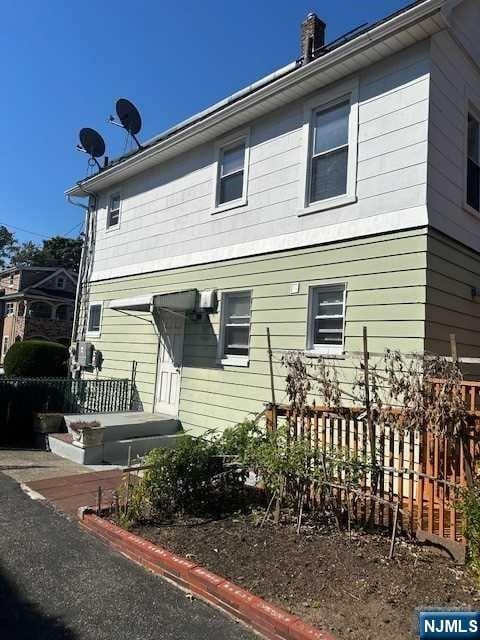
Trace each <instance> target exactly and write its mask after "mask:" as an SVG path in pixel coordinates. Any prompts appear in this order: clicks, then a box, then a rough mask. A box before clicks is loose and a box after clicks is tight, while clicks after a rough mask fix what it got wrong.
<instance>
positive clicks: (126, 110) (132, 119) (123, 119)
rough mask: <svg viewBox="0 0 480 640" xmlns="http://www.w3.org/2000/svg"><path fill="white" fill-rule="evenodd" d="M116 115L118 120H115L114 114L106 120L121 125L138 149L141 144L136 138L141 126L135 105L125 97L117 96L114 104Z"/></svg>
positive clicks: (140, 119) (140, 147)
mask: <svg viewBox="0 0 480 640" xmlns="http://www.w3.org/2000/svg"><path fill="white" fill-rule="evenodd" d="M116 111H117V116H118V119H119V120H120V122H117V121H116V119H115V116H110V117H109V119H108V122H109V123H110V124H114V125H116V126H117V127H122V129H125V131H126V132H127V133H128V135H130V136H131V137H132V138H133V139H134V140H135V143H136V145H137V147H138V148H139V149H142V148H143V147H142V145H141V144H140V142H139V141H138V139H137V134H138V133H139V132H140V129H141V128H142V118H141V116H140V113H139V111H138V109H137V107H136V106H135V105H134V104H133V103H132V102H130V100H127V99H126V98H119V99H118V100H117V104H116Z"/></svg>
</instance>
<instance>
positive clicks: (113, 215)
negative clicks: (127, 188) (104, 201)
mask: <svg viewBox="0 0 480 640" xmlns="http://www.w3.org/2000/svg"><path fill="white" fill-rule="evenodd" d="M120 202H121V199H120V194H119V193H114V194H113V195H111V196H110V199H109V201H108V212H107V229H110V228H111V227H117V226H118V224H119V223H120Z"/></svg>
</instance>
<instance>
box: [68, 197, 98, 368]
mask: <svg viewBox="0 0 480 640" xmlns="http://www.w3.org/2000/svg"><path fill="white" fill-rule="evenodd" d="M85 193H86V195H88V196H89V197H90V198H91V200H90V202H89V204H88V205H85V204H83V203H82V202H75V200H73V199H72V196H70V195H67V202H68V203H69V204H71V205H72V206H74V207H80V208H82V209H84V210H85V222H84V238H83V244H82V253H81V257H80V268H79V271H78V279H77V290H76V293H75V307H74V313H73V326H72V336H71V342H72V343H75V342H77V339H78V327H79V324H80V306H81V297H82V293H83V288H82V284H83V279H84V277H85V274H86V272H87V269H86V265H87V262H88V252H89V245H90V226H91V218H92V215H91V214H92V210H96V205H97V196H96V194H94V193H87V192H85ZM72 374H73V370H72Z"/></svg>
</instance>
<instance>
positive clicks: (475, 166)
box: [467, 113, 480, 212]
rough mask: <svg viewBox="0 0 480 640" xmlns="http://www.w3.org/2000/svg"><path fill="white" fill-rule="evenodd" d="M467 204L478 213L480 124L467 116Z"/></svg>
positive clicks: (470, 116) (479, 207) (479, 203)
mask: <svg viewBox="0 0 480 640" xmlns="http://www.w3.org/2000/svg"><path fill="white" fill-rule="evenodd" d="M467 204H468V205H469V206H470V207H472V208H473V209H475V211H479V212H480V122H479V120H478V119H477V118H476V117H475V116H474V115H473V114H472V113H469V114H468V157H467Z"/></svg>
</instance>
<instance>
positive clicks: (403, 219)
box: [90, 206, 428, 282]
mask: <svg viewBox="0 0 480 640" xmlns="http://www.w3.org/2000/svg"><path fill="white" fill-rule="evenodd" d="M426 225H428V212H427V207H426V206H420V207H412V208H410V209H402V210H399V211H393V212H390V213H382V214H379V215H377V216H372V217H371V218H361V219H358V220H349V221H346V222H340V223H338V224H332V225H329V226H326V227H321V228H318V229H308V230H307V231H298V232H296V233H290V234H284V235H279V236H275V237H272V238H266V239H264V240H255V241H253V242H244V243H241V244H234V245H229V246H227V247H219V248H218V249H211V250H208V251H199V252H197V253H190V254H186V255H179V256H172V257H170V258H160V259H158V260H151V261H150V262H139V263H138V264H129V265H125V266H121V267H114V268H112V269H104V270H99V271H96V272H95V271H94V273H93V274H92V277H91V278H90V282H98V281H99V280H108V279H110V278H121V277H127V276H134V275H139V274H142V273H149V272H153V271H165V270H167V269H179V268H181V267H189V266H193V265H196V264H200V265H201V264H208V263H211V262H219V261H221V260H232V259H235V258H243V257H245V258H246V257H248V256H253V255H259V254H264V253H275V252H276V251H284V250H286V249H300V248H301V247H308V246H313V245H322V244H327V243H330V242H335V241H337V240H338V241H342V240H351V239H352V238H356V237H365V236H370V235H377V234H379V233H386V232H389V231H405V230H407V229H411V228H414V227H422V226H426Z"/></svg>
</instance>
